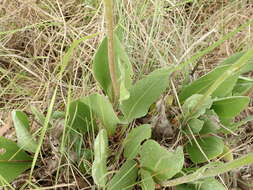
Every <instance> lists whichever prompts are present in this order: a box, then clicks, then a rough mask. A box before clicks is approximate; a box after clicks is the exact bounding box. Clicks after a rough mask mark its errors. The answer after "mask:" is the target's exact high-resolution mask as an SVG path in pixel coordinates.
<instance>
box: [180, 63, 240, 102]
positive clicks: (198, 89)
mask: <svg viewBox="0 0 253 190" xmlns="http://www.w3.org/2000/svg"><path fill="white" fill-rule="evenodd" d="M229 68H230V65H225V66H220V67H217V68H215V69H214V70H213V71H211V72H209V73H207V74H206V75H204V76H202V77H200V78H199V79H197V80H195V81H193V82H192V83H191V84H189V85H188V86H186V87H184V88H183V89H182V91H181V92H180V94H179V99H180V102H184V101H185V100H186V99H187V98H188V97H190V96H192V95H193V94H204V93H205V92H206V91H207V90H208V89H209V88H210V86H211V85H212V84H213V83H214V82H215V81H216V80H217V78H218V77H219V76H220V75H221V74H223V73H224V72H226V71H227V70H228V69H229ZM238 77H239V74H234V75H232V76H231V77H229V78H228V79H227V80H225V81H224V82H223V83H222V84H221V85H220V86H219V87H218V88H217V89H216V90H215V91H214V93H213V94H212V97H224V96H226V95H227V94H229V93H230V92H232V90H233V88H234V86H235V83H236V81H237V79H238Z"/></svg>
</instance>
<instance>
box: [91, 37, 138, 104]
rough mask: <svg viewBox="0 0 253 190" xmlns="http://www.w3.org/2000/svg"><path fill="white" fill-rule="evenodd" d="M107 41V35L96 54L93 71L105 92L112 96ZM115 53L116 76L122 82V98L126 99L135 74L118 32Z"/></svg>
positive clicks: (115, 38)
mask: <svg viewBox="0 0 253 190" xmlns="http://www.w3.org/2000/svg"><path fill="white" fill-rule="evenodd" d="M107 43H108V42H107V37H105V38H104V39H103V41H102V43H101V44H100V46H99V48H98V50H97V52H96V54H95V57H94V64H93V73H94V77H95V79H96V80H97V81H98V83H99V84H100V86H101V87H102V89H103V90H104V92H105V93H106V94H107V95H108V96H109V97H111V92H112V81H111V77H110V71H109V63H108V48H107ZM114 53H115V65H116V75H117V76H116V77H117V80H118V83H119V84H120V95H121V97H120V99H121V100H124V99H126V98H128V96H127V89H128V88H129V87H130V85H131V83H132V80H131V77H132V75H133V71H132V65H131V63H130V61H129V58H128V56H127V53H126V52H125V50H124V48H123V46H122V45H121V43H120V41H119V39H118V37H117V35H116V34H114Z"/></svg>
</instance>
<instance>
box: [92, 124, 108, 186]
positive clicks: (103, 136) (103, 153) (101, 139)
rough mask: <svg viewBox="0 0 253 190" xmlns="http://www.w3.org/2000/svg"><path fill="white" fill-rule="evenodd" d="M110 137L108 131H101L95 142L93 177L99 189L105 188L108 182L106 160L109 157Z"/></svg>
mask: <svg viewBox="0 0 253 190" xmlns="http://www.w3.org/2000/svg"><path fill="white" fill-rule="evenodd" d="M107 151H108V137H107V133H106V130H104V129H102V130H101V131H99V133H98V135H97V137H96V139H95V142H94V154H95V159H94V162H93V164H92V177H93V180H94V182H95V183H96V184H97V185H98V186H99V187H104V186H105V185H106V182H107V168H106V160H107V157H108V153H107Z"/></svg>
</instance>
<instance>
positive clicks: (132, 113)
mask: <svg viewBox="0 0 253 190" xmlns="http://www.w3.org/2000/svg"><path fill="white" fill-rule="evenodd" d="M170 74H171V68H163V69H158V70H156V71H154V72H152V73H150V74H149V75H147V76H146V77H144V78H143V79H141V80H139V81H138V82H137V83H136V84H134V85H133V86H132V87H131V88H130V89H129V91H130V98H129V99H127V100H125V101H123V102H122V104H121V106H120V109H121V110H122V112H123V114H124V116H125V118H126V120H128V121H129V122H130V121H132V120H133V119H135V118H139V117H142V116H145V115H146V114H147V113H148V110H149V107H150V106H151V104H152V103H154V102H155V101H156V100H157V99H158V98H159V97H160V96H161V94H162V93H163V92H164V91H165V89H166V88H167V87H168V85H169V81H168V78H169V76H170Z"/></svg>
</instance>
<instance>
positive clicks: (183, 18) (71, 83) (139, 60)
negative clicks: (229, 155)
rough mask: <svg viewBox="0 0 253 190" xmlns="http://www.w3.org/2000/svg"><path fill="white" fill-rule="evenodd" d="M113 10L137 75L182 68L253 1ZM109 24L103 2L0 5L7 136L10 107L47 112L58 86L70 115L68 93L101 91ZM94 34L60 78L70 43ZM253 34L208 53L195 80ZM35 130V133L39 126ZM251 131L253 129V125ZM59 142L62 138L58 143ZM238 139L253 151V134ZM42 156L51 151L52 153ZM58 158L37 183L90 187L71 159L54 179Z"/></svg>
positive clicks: (2, 119) (132, 4)
mask: <svg viewBox="0 0 253 190" xmlns="http://www.w3.org/2000/svg"><path fill="white" fill-rule="evenodd" d="M187 2H188V3H187ZM191 2H194V3H191ZM115 13H116V14H117V16H116V19H117V22H118V24H119V25H120V26H121V28H122V31H121V32H122V41H123V43H124V45H125V47H126V49H127V52H128V53H129V56H130V59H131V61H132V63H133V65H134V69H135V73H136V77H137V78H139V77H141V75H143V74H145V73H149V72H150V71H151V70H153V69H154V68H157V67H163V66H165V65H169V64H180V63H181V62H183V61H184V60H186V59H188V58H190V57H191V56H192V55H194V54H195V53H196V52H198V51H199V50H200V49H204V48H206V47H208V46H209V45H210V44H212V43H213V42H215V41H216V40H218V39H220V38H221V37H222V36H223V35H224V34H226V33H228V32H229V31H232V30H233V29H235V28H237V27H238V26H240V25H241V24H243V23H244V22H245V21H246V20H248V19H249V18H252V16H253V4H252V2H251V1H246V0H234V1H229V0H215V1H211V0H210V1H209V0H202V1H198V2H197V1H176V0H174V1H172V0H163V1H161V0H144V1H130V0H119V1H117V3H116V6H115ZM103 23H104V17H103V9H102V4H101V1H98V0H2V1H0V126H1V125H2V126H7V125H8V126H9V130H8V131H9V132H6V133H7V134H9V135H8V136H9V137H12V138H13V135H14V134H13V133H12V128H11V124H10V118H9V117H7V115H8V114H9V112H10V111H11V110H12V109H21V110H25V111H27V112H28V113H30V106H31V105H35V106H36V107H38V108H39V109H40V110H42V111H43V112H46V110H47V107H48V104H49V102H50V99H51V97H52V93H53V91H54V88H55V86H56V85H59V86H60V88H59V92H58V96H57V101H56V104H55V109H59V110H64V108H65V106H66V98H67V93H68V90H69V89H71V91H72V94H71V95H72V98H76V97H80V96H84V95H86V94H89V93H90V92H92V91H97V90H98V89H99V88H98V87H97V84H96V83H95V82H94V80H93V78H92V74H91V72H90V71H91V62H92V57H93V55H94V52H95V50H96V48H97V47H98V44H99V42H100V40H101V39H102V37H103V36H104V31H105V30H104V24H103ZM95 33H99V35H98V36H96V37H94V38H92V39H90V40H88V41H85V42H83V43H81V44H80V45H79V47H78V49H76V50H75V52H74V55H73V57H72V59H71V60H70V62H69V65H68V66H67V68H66V70H65V72H64V75H63V77H62V79H61V80H59V78H58V74H59V70H60V65H61V64H62V59H63V55H64V53H65V52H66V51H67V49H68V48H69V46H70V45H71V43H72V42H73V41H74V40H76V39H80V38H81V37H84V36H89V35H92V34H95ZM252 35H253V31H252V28H251V26H249V27H248V28H247V29H246V30H244V31H242V32H240V33H239V34H237V35H236V37H234V38H231V39H230V40H228V41H226V42H225V43H224V44H223V45H222V46H220V47H219V48H216V49H215V51H213V52H212V53H210V54H208V55H206V56H204V57H203V58H202V59H201V60H200V61H199V63H198V71H197V72H196V74H195V75H194V76H193V77H194V78H196V77H198V76H199V75H200V74H203V73H205V72H207V71H208V70H210V69H211V68H213V67H214V66H215V65H217V64H218V63H219V61H220V60H221V59H223V58H225V57H227V56H229V55H231V54H233V53H235V52H238V51H241V50H244V49H248V48H249V47H251V46H252V44H253V37H252ZM195 64H196V63H192V64H191V66H190V68H189V70H188V69H186V71H185V73H188V72H190V70H191V69H193V67H194V66H195ZM185 76H186V74H184V75H182V79H183V78H184V77H185ZM176 87H177V86H176ZM249 110H252V107H250V108H249ZM33 126H34V128H36V123H35V122H33ZM250 127H252V126H248V128H250ZM5 135H6V134H5ZM49 136H50V135H49ZM51 137H53V135H51ZM54 140H55V141H57V139H56V138H54ZM58 140H59V139H58ZM232 140H233V141H231V138H230V140H229V144H231V147H232V148H233V149H234V150H235V153H236V154H242V153H243V154H244V153H246V152H250V151H252V146H250V144H252V131H251V132H250V133H247V131H245V130H242V132H241V133H240V135H239V136H238V137H236V138H234V137H233V138H232ZM51 141H52V139H46V142H47V143H45V144H52V143H51ZM51 149H52V147H51ZM43 151H44V152H47V150H46V148H45V150H43ZM55 155H57V154H56V153H55V154H54V153H51V154H50V155H44V156H46V157H47V158H46V159H45V162H44V167H42V168H40V169H39V170H37V171H36V172H38V173H41V172H42V173H43V171H44V170H43V169H45V171H44V172H45V173H46V174H45V176H41V179H40V180H39V177H38V176H37V178H36V180H38V181H34V183H35V184H36V183H37V185H39V186H54V185H62V184H63V185H64V184H66V185H68V184H69V185H70V189H77V186H76V185H74V186H73V183H75V184H76V183H78V184H79V187H78V188H81V187H87V188H88V189H90V188H91V186H92V184H90V177H89V175H83V174H80V173H79V170H78V169H77V168H76V167H75V166H74V165H73V164H72V162H71V161H70V158H69V157H66V158H67V159H64V160H65V162H64V164H66V165H62V168H63V169H62V170H61V172H60V174H59V176H58V179H59V180H58V179H56V178H54V177H52V178H51V177H50V175H51V174H52V173H54V172H55V170H57V164H56V163H54V162H53V161H52V160H54V159H55V158H54V156H55ZM54 164H56V165H54ZM242 171H243V175H242V176H241V178H243V176H244V175H246V174H247V175H250V172H252V168H250V167H247V168H245V169H243V170H242ZM47 172H49V173H47ZM244 173H245V174H244ZM36 175H37V174H35V176H36ZM238 175H240V172H238ZM251 177H252V176H251ZM249 178H250V176H247V179H249ZM43 179H45V181H47V180H48V181H47V182H45V181H43ZM84 179H85V180H84ZM224 179H225V181H226V184H227V185H228V186H229V189H232V187H235V185H236V183H235V181H236V180H234V181H233V179H234V178H231V176H230V177H228V178H227V177H226V176H225V177H224ZM57 180H58V181H57ZM231 180H232V181H231ZM40 181H43V182H40ZM239 184H240V182H239ZM71 185H72V186H71ZM241 188H242V189H243V187H241ZM47 189H48V188H47ZM57 189H65V188H63V187H62V188H61V187H57Z"/></svg>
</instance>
